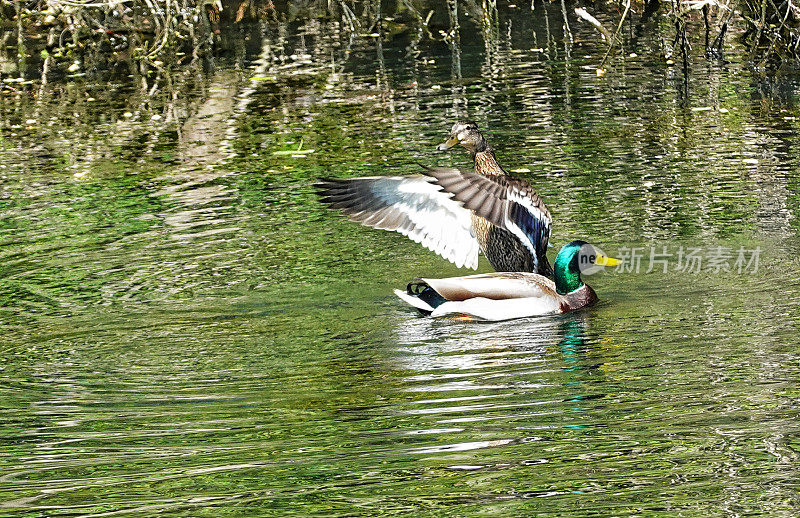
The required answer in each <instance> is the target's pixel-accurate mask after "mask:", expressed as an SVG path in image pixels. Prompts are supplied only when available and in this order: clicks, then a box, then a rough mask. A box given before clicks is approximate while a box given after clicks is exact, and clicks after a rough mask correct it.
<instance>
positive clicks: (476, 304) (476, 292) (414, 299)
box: [395, 241, 619, 320]
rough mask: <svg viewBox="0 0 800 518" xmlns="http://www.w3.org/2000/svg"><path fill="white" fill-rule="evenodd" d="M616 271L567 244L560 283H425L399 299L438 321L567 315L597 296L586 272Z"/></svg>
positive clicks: (586, 249)
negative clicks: (444, 318) (449, 317)
mask: <svg viewBox="0 0 800 518" xmlns="http://www.w3.org/2000/svg"><path fill="white" fill-rule="evenodd" d="M591 264H596V265H600V266H616V265H617V264H619V260H617V259H613V258H611V257H606V256H604V255H601V254H599V253H597V252H596V251H595V250H594V247H592V245H590V244H588V243H586V242H585V241H572V242H570V243H567V244H566V245H564V246H563V247H562V248H561V251H559V252H558V255H557V256H556V260H555V263H554V265H555V266H554V268H553V270H554V271H553V275H554V277H555V282H553V281H551V280H550V279H548V278H547V277H544V276H542V275H538V274H535V273H528V272H496V273H485V274H481V275H469V276H467V277H451V278H449V279H420V280H419V282H416V283H411V284H409V285H408V287H407V288H406V291H401V290H395V294H397V296H398V297H400V298H401V299H403V300H404V301H406V302H408V303H409V304H411V305H412V306H414V307H415V308H417V309H419V310H420V311H422V312H423V313H425V314H429V315H431V316H434V317H440V316H445V315H452V314H457V315H469V316H473V317H477V318H480V319H483V320H508V319H512V318H522V317H532V316H539V315H547V314H552V313H565V312H567V311H574V310H576V309H580V308H583V307H586V306H590V305H592V304H594V303H595V301H597V295H596V294H595V292H594V290H593V289H592V288H591V286H589V285H588V284H584V282H583V280H581V266H584V267H588V266H589V265H591Z"/></svg>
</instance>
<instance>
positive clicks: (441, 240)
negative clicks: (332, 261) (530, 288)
mask: <svg viewBox="0 0 800 518" xmlns="http://www.w3.org/2000/svg"><path fill="white" fill-rule="evenodd" d="M456 144H461V145H462V146H464V147H465V148H467V149H468V150H470V152H472V154H473V155H474V157H475V172H472V171H459V170H458V169H449V168H438V167H437V168H425V170H424V171H423V174H422V175H416V176H390V177H378V176H375V177H364V178H350V179H326V180H323V181H322V182H320V183H318V184H317V188H318V189H319V193H320V195H321V196H322V199H323V201H325V202H326V203H328V204H329V205H330V206H331V207H332V208H336V209H340V210H341V211H342V212H344V213H345V214H347V215H348V216H349V217H350V219H351V220H353V221H357V222H359V223H361V224H363V225H366V226H369V227H373V228H379V229H383V230H394V231H396V232H400V233H402V234H404V235H406V236H408V237H409V238H410V239H412V240H413V241H416V242H417V243H420V244H422V245H423V246H425V247H426V248H428V249H429V250H432V251H434V252H436V253H437V254H439V255H441V256H442V257H444V258H445V259H447V260H449V261H451V262H453V263H454V264H455V265H456V266H458V267H462V266H468V267H470V268H477V267H478V251H479V250H481V251H483V253H484V255H486V257H487V258H488V259H489V262H490V263H491V265H492V267H494V269H495V270H498V271H524V272H538V273H541V274H545V275H550V274H551V273H552V270H551V268H550V264H549V263H548V261H547V256H546V255H545V252H546V251H547V243H548V241H549V239H550V227H551V218H550V213H549V212H548V210H547V207H545V205H544V203H543V202H542V200H541V199H540V198H539V196H538V195H537V194H536V193H535V192H534V190H533V188H531V186H530V185H529V184H528V183H527V182H525V181H523V180H519V179H515V178H512V177H511V176H508V174H507V173H506V172H505V171H504V170H503V169H502V168H501V167H500V165H499V164H498V163H497V161H496V160H495V158H494V152H493V151H492V148H491V147H490V146H489V145H488V143H487V142H486V139H484V137H483V135H481V133H480V131H478V127H477V126H476V125H475V123H473V122H469V121H464V122H459V123H457V124H456V125H455V126H453V129H452V132H451V135H450V139H449V140H448V141H447V142H446V143H445V144H442V145H440V146H439V149H449V148H450V147H452V146H454V145H456Z"/></svg>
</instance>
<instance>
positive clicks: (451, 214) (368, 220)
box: [316, 175, 480, 269]
mask: <svg viewBox="0 0 800 518" xmlns="http://www.w3.org/2000/svg"><path fill="white" fill-rule="evenodd" d="M316 187H317V190H318V192H319V194H320V196H321V197H322V201H324V202H325V203H327V204H328V205H330V206H331V208H334V209H339V210H341V211H342V212H344V213H345V214H346V215H347V216H349V218H350V220H352V221H356V222H358V223H361V224H362V225H366V226H368V227H372V228H378V229H382V230H393V231H395V232H400V233H401V234H403V235H405V236H408V237H409V239H411V240H412V241H415V242H417V243H420V244H421V245H422V246H424V247H425V248H427V249H429V250H432V251H433V252H436V253H437V254H439V255H441V256H442V257H444V258H445V259H447V260H448V261H451V262H452V263H454V264H455V265H456V266H458V267H459V268H460V267H463V266H467V267H469V268H473V269H475V268H477V267H478V252H479V250H480V247H479V245H478V240H477V239H476V238H475V235H474V233H473V231H472V220H471V217H470V214H471V213H470V211H469V210H467V209H465V208H464V207H463V206H462V205H461V203H459V202H457V201H455V200H454V199H453V195H452V194H449V193H447V192H444V190H443V189H442V188H441V187H440V186H438V185H436V183H435V182H434V179H433V178H430V177H426V176H420V175H418V176H374V177H362V178H349V179H335V178H330V179H325V180H322V181H320V182H319V183H317V184H316Z"/></svg>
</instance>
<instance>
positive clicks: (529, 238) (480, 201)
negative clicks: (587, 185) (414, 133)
mask: <svg viewBox="0 0 800 518" xmlns="http://www.w3.org/2000/svg"><path fill="white" fill-rule="evenodd" d="M425 174H426V175H427V176H430V177H431V178H433V179H434V180H435V182H436V185H438V186H440V187H441V188H442V189H443V190H444V191H445V192H448V193H451V194H452V195H453V199H454V200H456V201H459V202H461V203H462V204H463V205H464V208H465V209H469V210H471V211H474V212H475V214H477V215H478V216H481V217H483V218H486V219H487V220H489V221H490V222H491V223H493V224H494V225H497V226H498V227H500V228H504V229H506V230H508V231H509V232H512V233H513V234H514V235H516V236H517V237H518V238H519V239H520V241H522V243H523V244H524V245H525V246H526V247H527V248H528V249H529V250H530V251H531V253H532V254H533V255H534V257H536V258H539V257H542V256H544V255H545V252H546V251H547V243H548V242H549V241H550V229H551V227H552V218H551V217H550V212H549V211H548V210H547V207H545V205H544V202H543V201H542V199H541V198H540V197H539V196H538V195H537V194H536V192H535V191H534V190H533V187H531V186H530V184H529V183H528V182H526V181H524V180H520V179H517V178H512V177H510V176H499V175H498V176H484V175H482V174H479V173H475V172H472V171H461V170H458V169H451V168H444V167H425Z"/></svg>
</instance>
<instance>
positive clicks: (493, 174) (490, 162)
mask: <svg viewBox="0 0 800 518" xmlns="http://www.w3.org/2000/svg"><path fill="white" fill-rule="evenodd" d="M456 144H460V145H461V146H463V147H464V148H466V149H467V150H468V151H469V152H470V153H471V154H472V157H473V160H474V163H475V172H477V173H478V174H480V175H483V176H484V177H487V179H491V180H494V181H495V182H496V183H497V184H499V186H502V187H504V188H507V189H508V188H510V189H516V190H517V191H518V193H519V195H520V196H524V197H527V198H528V199H529V200H530V203H531V204H532V205H533V206H534V207H535V208H536V209H538V210H539V211H540V212H541V215H542V218H543V219H544V220H546V222H547V224H546V225H545V226H546V229H542V230H541V232H540V235H539V236H536V237H534V238H532V240H533V241H538V242H534V243H532V244H533V245H534V248H535V249H536V254H533V253H531V251H530V249H529V247H527V246H525V244H524V243H523V242H522V241H521V239H520V237H519V236H517V235H515V234H514V233H513V232H511V231H509V230H508V229H507V228H505V225H502V224H501V223H499V222H498V221H497V219H496V218H492V217H490V216H488V215H487V214H485V213H483V212H481V211H480V210H477V209H476V208H475V207H473V206H470V205H469V204H467V203H465V206H466V207H467V208H469V209H472V210H473V211H474V213H473V216H472V226H473V228H474V229H475V234H476V237H477V238H478V243H479V244H480V247H481V251H482V252H483V254H484V255H485V256H486V258H487V259H488V260H489V263H490V264H491V265H492V268H494V269H495V270H497V271H498V272H536V273H540V274H542V275H547V276H552V275H553V271H552V268H551V267H550V263H549V261H548V260H547V254H546V252H547V244H548V241H549V238H550V222H551V221H552V218H551V217H550V212H549V211H548V210H547V207H546V206H545V204H544V202H543V201H542V199H541V198H540V197H539V196H538V195H537V194H536V192H535V191H534V190H533V188H532V187H531V186H530V185H529V184H528V183H527V182H525V181H524V180H520V179H517V178H514V177H512V176H511V175H509V174H508V173H507V172H506V171H505V169H503V168H502V167H501V166H500V164H499V163H498V161H497V158H496V157H495V154H494V149H492V147H491V146H490V145H489V143H488V142H487V141H486V139H485V138H484V136H483V134H482V133H481V132H480V131H479V130H478V126H477V125H476V124H475V123H474V122H472V121H460V122H457V123H456V124H455V125H454V126H453V128H452V130H451V131H450V139H449V140H448V141H447V142H445V143H444V144H441V145H439V147H438V149H439V150H440V151H441V150H446V149H450V148H452V147H453V146H455V145H456ZM484 183H485V182H484ZM440 185H441V183H440ZM482 187H485V185H482ZM444 189H445V191H448V192H454V191H453V190H451V188H448V187H447V186H444ZM469 194H471V193H469ZM468 197H469V196H467V195H462V196H461V197H459V195H458V194H456V196H455V198H456V199H458V200H460V201H464V200H465V199H467V198H468ZM537 238H538V239H537Z"/></svg>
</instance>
